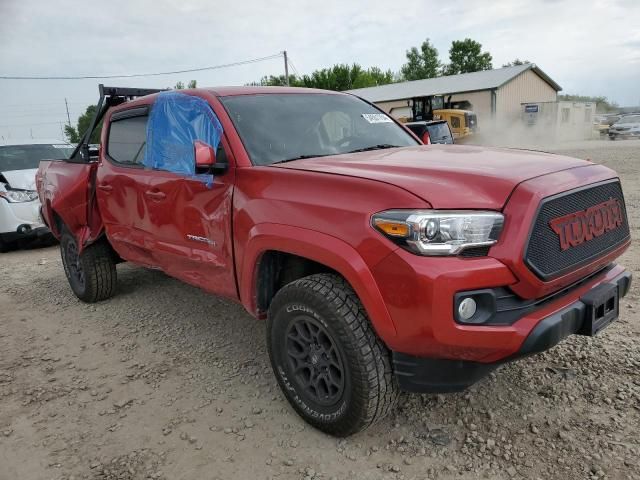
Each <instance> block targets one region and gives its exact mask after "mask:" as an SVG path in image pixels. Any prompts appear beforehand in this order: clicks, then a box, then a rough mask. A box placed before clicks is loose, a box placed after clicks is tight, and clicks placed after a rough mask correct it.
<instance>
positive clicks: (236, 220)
mask: <svg viewBox="0 0 640 480" xmlns="http://www.w3.org/2000/svg"><path fill="white" fill-rule="evenodd" d="M100 92H101V96H100V100H99V103H98V108H97V111H96V116H95V118H94V119H93V122H92V125H91V128H90V129H89V131H88V132H87V134H86V135H85V137H84V140H83V141H82V142H81V143H80V144H79V145H78V147H77V149H76V151H75V152H74V153H73V155H72V157H71V158H70V159H68V160H65V161H55V162H46V161H45V162H42V163H41V165H40V168H39V171H38V173H37V189H38V193H39V196H40V200H41V203H42V216H43V218H44V219H45V221H46V223H47V225H48V226H49V227H50V229H51V231H52V232H53V233H54V234H55V235H56V237H58V238H59V240H60V247H61V255H62V261H63V265H64V271H65V273H66V276H67V279H68V281H69V284H70V286H71V289H72V290H73V292H74V293H75V294H76V295H77V296H78V298H80V299H81V300H83V301H85V302H96V301H101V300H105V299H107V298H109V297H111V296H112V295H114V294H115V293H116V292H117V286H116V265H117V264H118V263H119V262H123V261H127V262H131V263H133V264H137V265H141V266H144V267H150V268H155V269H161V270H163V271H164V272H166V274H168V275H170V276H172V277H175V278H178V279H180V280H182V281H184V282H186V283H189V284H191V285H195V286H197V287H200V288H201V289H203V290H205V291H207V292H210V293H213V294H216V295H221V296H223V297H226V298H228V299H231V300H233V301H236V302H238V303H240V304H241V305H242V306H243V307H244V308H245V309H246V310H247V311H248V312H249V313H250V314H251V315H253V316H255V317H257V318H258V319H266V321H267V338H266V342H267V347H268V351H269V355H270V360H271V364H272V367H273V370H274V374H275V377H276V379H277V382H278V383H279V385H280V387H281V389H282V392H283V394H284V396H285V397H286V398H287V400H288V401H289V402H290V403H291V405H292V407H293V408H294V409H295V411H296V412H297V413H298V414H299V415H300V416H301V417H303V418H304V419H305V420H306V421H307V422H308V423H310V424H311V425H313V426H314V427H317V428H318V429H320V430H322V431H324V432H327V433H330V434H334V435H339V436H344V435H349V434H352V433H354V432H357V431H359V430H362V429H364V428H366V427H368V426H369V425H371V424H372V423H374V422H376V421H377V420H379V419H381V418H383V417H384V416H385V414H387V413H388V412H390V411H391V410H392V409H393V407H394V405H395V403H396V400H397V398H398V393H399V392H400V391H403V390H404V391H410V392H454V391H460V390H463V389H465V388H467V387H469V386H470V385H472V384H473V383H475V382H476V381H478V380H480V379H481V378H482V377H484V376H485V375H487V374H488V373H489V372H491V371H492V370H493V369H495V368H496V367H498V366H500V365H503V364H504V363H506V362H510V361H513V360H516V359H518V358H522V357H525V356H528V355H532V354H535V353H537V352H541V351H544V350H547V349H549V348H551V347H553V346H554V345H556V344H557V343H558V342H560V341H561V340H563V339H564V338H566V337H567V336H569V335H588V336H591V335H595V334H597V333H599V332H600V331H601V330H602V329H603V328H605V327H606V326H607V325H609V324H610V323H611V322H612V321H614V320H615V319H616V318H617V317H618V312H619V299H620V298H621V297H623V296H624V295H625V294H626V293H627V292H628V290H629V286H630V283H631V274H630V273H629V272H627V271H626V270H625V269H624V268H623V267H622V266H619V265H617V264H616V263H614V262H615V259H616V258H617V257H619V256H620V255H621V254H622V253H623V252H624V251H625V249H626V248H627V247H628V246H629V243H630V235H629V224H628V219H627V214H626V210H625V202H624V197H623V193H622V189H621V186H620V180H619V178H618V176H617V175H616V173H615V172H614V171H612V170H610V169H608V168H606V167H604V166H602V165H597V164H593V163H591V162H588V161H584V160H578V159H575V158H569V157H565V156H560V155H552V154H546V153H537V152H531V151H524V150H504V149H497V148H486V147H479V146H469V145H423V144H422V143H421V141H420V140H419V139H418V138H417V137H416V136H414V135H413V134H412V133H411V132H410V131H409V130H408V129H406V128H405V127H404V126H402V125H401V124H399V123H397V122H396V121H395V120H394V119H393V118H391V117H389V116H388V115H386V114H385V113H384V112H382V111H381V110H379V109H378V108H377V107H375V106H374V105H372V104H370V103H368V102H366V101H364V100H362V99H360V98H358V97H356V96H353V95H349V94H344V93H337V92H327V91H322V90H309V89H301V88H270V87H225V88H212V89H192V90H182V91H180V92H177V91H153V90H143V89H132V88H115V87H114V88H110V87H102V86H101V87H100ZM100 122H102V123H103V126H102V133H101V135H102V136H101V143H100V148H99V151H98V152H96V153H97V156H96V155H95V154H94V155H92V154H91V153H90V149H89V145H88V139H89V137H90V134H91V131H92V130H93V129H94V128H96V126H97V125H99V123H100Z"/></svg>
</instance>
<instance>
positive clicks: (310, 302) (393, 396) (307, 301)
mask: <svg viewBox="0 0 640 480" xmlns="http://www.w3.org/2000/svg"><path fill="white" fill-rule="evenodd" d="M304 321H308V322H311V323H315V324H317V325H318V327H319V328H322V329H324V331H326V333H327V334H328V336H329V337H330V340H331V341H332V342H333V344H335V350H337V351H338V355H339V360H340V361H341V365H342V366H343V370H344V373H343V375H340V376H339V377H338V378H344V388H343V389H342V390H341V392H342V393H340V394H336V395H339V396H337V397H336V398H337V399H336V400H335V402H334V403H333V404H330V405H327V404H324V405H323V404H321V403H318V402H317V401H315V400H314V399H312V398H311V397H313V394H309V393H308V392H306V391H305V389H304V387H303V386H302V383H301V380H299V379H298V376H296V373H295V372H294V366H293V365H292V362H297V360H293V359H291V357H290V354H289V353H288V350H287V348H288V346H289V345H291V343H288V342H290V335H291V332H292V331H294V330H292V329H294V326H295V324H296V323H297V322H298V323H299V322H304ZM294 336H295V334H294ZM323 338H324V337H323ZM318 343H320V342H318ZM267 345H268V350H269V357H270V359H271V365H272V367H273V371H274V373H275V376H276V378H277V380H278V384H279V385H280V388H281V389H282V392H283V393H284V395H285V397H286V398H287V400H288V401H289V403H290V404H291V405H292V407H293V408H294V409H295V410H296V412H297V413H298V414H299V415H300V416H301V417H302V418H303V419H304V420H305V421H306V422H307V423H309V424H311V425H312V426H314V427H315V428H317V429H319V430H322V431H323V432H325V433H328V434H331V435H336V436H347V435H351V434H353V433H356V432H358V431H361V430H364V429H365V428H367V427H369V426H370V425H372V424H374V423H375V422H377V421H378V420H380V419H382V418H384V417H385V416H386V415H387V414H388V413H389V412H391V411H392V410H393V409H394V407H395V405H396V403H397V400H398V386H397V383H396V381H395V379H394V378H393V374H392V369H391V362H390V358H389V351H388V350H387V348H386V347H385V346H384V345H383V343H382V342H381V341H380V339H379V338H378V337H377V336H376V334H375V332H374V331H373V329H372V327H371V324H370V322H369V319H368V317H367V314H366V313H365V310H364V308H363V307H362V304H361V303H360V300H359V299H358V297H357V295H356V294H355V292H354V291H353V289H352V288H351V286H350V285H349V284H348V283H347V282H346V281H345V280H344V279H343V278H341V277H339V276H338V275H333V274H316V275H311V276H308V277H305V278H302V279H299V280H295V281H293V282H291V283H289V284H288V285H286V286H284V287H283V288H282V289H281V290H280V291H278V293H277V294H276V296H275V298H274V299H273V301H272V302H271V305H270V307H269V315H268V322H267ZM311 348H312V347H311V344H310V345H309V349H311ZM314 352H315V350H314ZM303 355H304V354H303ZM314 355H315V354H314ZM336 358H337V356H336ZM316 359H317V355H316ZM309 365H311V364H310V363H309ZM315 368H316V367H315V366H312V367H310V370H309V371H314V370H311V369H315ZM310 376H313V373H311V374H310ZM316 378H317V377H316ZM316 398H318V399H320V396H317V397H316ZM323 398H324V399H325V400H326V398H327V397H323Z"/></svg>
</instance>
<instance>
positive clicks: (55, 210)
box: [36, 161, 103, 249]
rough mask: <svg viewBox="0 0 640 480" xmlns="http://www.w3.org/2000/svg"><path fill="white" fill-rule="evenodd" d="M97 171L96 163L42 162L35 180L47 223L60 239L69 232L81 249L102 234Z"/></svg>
mask: <svg viewBox="0 0 640 480" xmlns="http://www.w3.org/2000/svg"><path fill="white" fill-rule="evenodd" d="M96 169H97V164H95V163H72V162H61V161H52V162H42V164H41V166H40V170H39V172H38V176H37V179H36V180H37V188H38V194H39V196H40V199H41V201H42V216H43V219H44V221H45V223H46V224H47V225H48V226H49V227H50V229H51V231H52V232H53V234H54V235H55V236H56V237H57V238H60V235H61V234H62V228H66V229H67V230H69V231H70V232H71V234H72V235H74V236H75V238H76V240H77V242H78V245H79V248H80V249H82V248H84V247H85V246H86V245H87V244H89V243H91V242H92V241H94V240H95V239H96V238H98V237H99V236H100V235H101V234H102V231H103V225H102V220H101V219H100V215H99V214H98V212H97V205H96V204H95V201H94V198H95V192H94V186H95V174H96Z"/></svg>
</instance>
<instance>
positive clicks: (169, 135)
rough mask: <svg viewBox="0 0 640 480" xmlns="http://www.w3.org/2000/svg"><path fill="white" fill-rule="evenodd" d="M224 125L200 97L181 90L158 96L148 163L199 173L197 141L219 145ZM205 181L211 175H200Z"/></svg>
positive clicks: (149, 135) (149, 124)
mask: <svg viewBox="0 0 640 480" xmlns="http://www.w3.org/2000/svg"><path fill="white" fill-rule="evenodd" d="M221 136H222V125H221V124H220V121H219V120H218V117H216V115H215V113H213V110H211V107H210V106H209V104H208V103H207V102H206V101H205V100H203V99H202V98H200V97H194V96H191V95H186V94H184V93H179V92H162V93H160V94H159V95H158V98H157V99H156V101H155V103H154V104H153V107H152V108H151V114H150V115H149V121H148V122H147V146H146V152H145V156H144V162H143V163H144V165H145V166H146V167H149V168H155V169H158V170H167V171H169V172H175V173H179V174H183V175H188V176H196V170H195V153H194V142H195V141H196V140H200V141H202V142H204V143H206V144H208V145H211V146H212V147H213V149H214V150H216V149H217V148H218V144H219V143H220V138H221ZM197 177H199V178H200V177H207V178H202V180H203V181H209V180H211V176H210V175H198V176H197Z"/></svg>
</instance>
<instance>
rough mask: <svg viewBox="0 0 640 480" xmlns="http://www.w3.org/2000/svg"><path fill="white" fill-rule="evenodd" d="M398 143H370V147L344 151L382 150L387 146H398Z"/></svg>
mask: <svg viewBox="0 0 640 480" xmlns="http://www.w3.org/2000/svg"><path fill="white" fill-rule="evenodd" d="M399 147H400V145H391V144H390V143H379V144H378V145H372V146H370V147H364V148H356V149H355V150H350V151H348V152H345V153H358V152H370V151H371V150H384V149H387V148H399Z"/></svg>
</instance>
